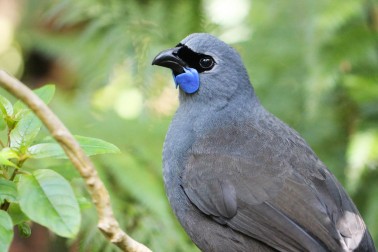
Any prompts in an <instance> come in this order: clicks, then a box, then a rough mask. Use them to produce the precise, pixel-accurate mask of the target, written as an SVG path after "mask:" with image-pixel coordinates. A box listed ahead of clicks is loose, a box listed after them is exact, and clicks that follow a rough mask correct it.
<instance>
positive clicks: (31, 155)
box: [0, 85, 119, 251]
mask: <svg viewBox="0 0 378 252" xmlns="http://www.w3.org/2000/svg"><path fill="white" fill-rule="evenodd" d="M54 92H55V86H53V85H46V86H43V87H42V88H39V89H37V90H35V93H36V94H37V95H38V96H39V97H40V98H41V99H42V100H43V101H44V102H45V103H49V102H50V101H51V99H52V98H53V95H54ZM0 111H1V117H0V129H1V131H3V133H4V135H5V137H4V138H5V139H1V140H0V146H1V150H0V208H1V210H0V251H7V250H8V248H9V245H10V243H11V241H12V238H13V226H17V227H18V230H19V233H20V235H21V236H23V237H28V236H30V235H31V229H30V226H29V225H30V224H29V223H30V222H36V223H39V224H40V225H43V226H45V227H47V228H48V229H50V230H51V231H53V232H54V233H56V234H57V235H59V236H62V237H68V238H72V237H75V236H76V235H77V234H78V232H79V229H80V223H81V213H80V207H79V202H78V199H77V197H76V196H75V194H74V191H73V189H72V187H71V184H70V182H69V181H68V180H67V179H66V178H64V177H63V176H62V175H60V174H59V172H57V170H59V169H49V168H48V167H43V166H42V167H26V166H25V162H26V161H28V160H31V159H43V158H54V159H62V158H66V155H65V153H64V151H63V149H62V148H61V147H60V145H59V144H58V143H56V142H54V141H53V140H52V138H45V139H44V140H43V141H38V139H37V136H38V134H39V132H40V130H41V127H42V123H41V121H40V120H39V119H38V118H37V117H36V116H35V115H34V114H33V113H32V111H31V110H30V109H29V108H27V107H26V106H25V105H24V104H23V103H21V102H20V101H17V102H16V103H14V104H12V103H11V102H10V101H9V100H8V99H6V98H5V97H3V96H0ZM76 139H77V140H78V142H79V143H80V145H81V147H82V148H83V149H84V151H85V152H86V154H87V155H96V154H102V153H116V152H118V151H119V149H118V148H117V147H115V146H114V145H113V144H110V143H107V142H105V141H103V140H100V139H96V138H88V137H82V136H77V137H76Z"/></svg>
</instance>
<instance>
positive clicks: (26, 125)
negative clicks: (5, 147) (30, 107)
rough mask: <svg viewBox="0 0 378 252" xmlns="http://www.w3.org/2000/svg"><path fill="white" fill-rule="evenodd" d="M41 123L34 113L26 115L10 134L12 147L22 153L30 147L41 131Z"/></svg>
mask: <svg viewBox="0 0 378 252" xmlns="http://www.w3.org/2000/svg"><path fill="white" fill-rule="evenodd" d="M41 126H42V123H41V121H40V120H39V119H38V118H37V117H36V116H35V115H34V114H33V113H32V112H29V113H27V114H26V115H24V116H23V117H22V118H21V119H20V121H18V122H17V124H16V126H15V127H14V129H13V130H12V131H11V133H10V146H11V147H13V148H17V149H19V150H20V151H21V152H23V151H24V149H25V148H27V147H29V146H30V145H31V144H32V143H33V141H34V139H35V138H36V136H37V135H38V133H39V131H40V129H41Z"/></svg>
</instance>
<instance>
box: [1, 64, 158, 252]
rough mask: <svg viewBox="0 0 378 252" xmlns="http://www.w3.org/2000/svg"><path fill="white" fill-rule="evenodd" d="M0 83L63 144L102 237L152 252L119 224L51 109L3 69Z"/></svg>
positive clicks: (95, 177) (100, 186) (81, 154)
mask: <svg viewBox="0 0 378 252" xmlns="http://www.w3.org/2000/svg"><path fill="white" fill-rule="evenodd" d="M0 85H1V86H2V87H3V88H4V89H6V90H7V91H8V92H9V93H11V94H12V95H14V96H15V97H17V98H18V99H20V100H21V101H22V102H24V103H25V104H26V105H27V106H28V107H29V108H30V109H31V110H32V111H33V112H34V113H35V114H36V116H38V117H39V119H40V120H41V121H42V122H43V124H44V125H45V126H46V128H47V129H48V130H49V131H50V133H51V135H52V136H53V137H54V138H55V140H56V141H57V142H58V143H59V144H60V145H61V146H62V148H63V149H64V151H65V153H66V154H67V156H68V158H69V159H70V160H71V162H72V163H73V164H74V165H75V167H76V169H77V170H78V171H79V173H80V175H81V177H82V178H83V179H84V180H85V182H86V184H87V189H88V191H89V193H90V195H91V197H92V201H93V203H94V204H95V206H96V210H97V214H98V224H97V227H98V228H99V229H100V230H101V231H102V233H103V234H104V236H105V237H106V238H107V239H108V240H109V241H110V242H112V243H114V244H115V245H116V246H118V247H119V248H120V249H122V250H123V251H127V252H151V250H150V249H148V248H147V247H146V246H144V245H143V244H141V243H138V242H137V241H135V240H133V239H132V238H131V237H130V236H128V235H127V234H126V233H125V232H124V231H123V230H122V229H121V228H120V227H119V224H118V222H117V220H116V219H115V218H114V214H113V210H112V208H111V204H110V196H109V193H108V191H107V190H106V188H105V186H104V184H103V183H102V181H101V180H100V178H99V176H98V174H97V171H96V169H95V167H94V165H93V163H92V162H91V160H90V159H89V158H88V157H87V156H86V155H85V153H84V151H83V150H82V149H81V147H80V145H79V144H78V142H77V141H76V140H75V138H74V137H73V136H72V134H71V133H70V132H69V130H68V129H67V128H66V127H65V125H64V124H63V123H62V122H61V121H60V120H59V118H58V117H57V116H56V115H55V114H54V113H53V112H52V111H51V110H50V108H49V107H48V106H47V105H46V104H45V103H44V102H43V101H42V100H41V99H40V98H39V97H38V96H37V95H36V94H34V93H33V92H32V91H31V90H30V89H29V88H28V87H26V86H25V85H24V84H23V83H22V82H20V81H19V80H17V79H16V78H14V77H12V76H10V75H9V74H7V73H6V72H5V71H3V70H0Z"/></svg>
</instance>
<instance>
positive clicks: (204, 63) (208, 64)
mask: <svg viewBox="0 0 378 252" xmlns="http://www.w3.org/2000/svg"><path fill="white" fill-rule="evenodd" d="M199 65H200V66H201V67H202V68H203V69H204V70H209V69H211V68H212V67H213V66H214V60H213V59H212V58H210V57H204V58H201V59H200V60H199Z"/></svg>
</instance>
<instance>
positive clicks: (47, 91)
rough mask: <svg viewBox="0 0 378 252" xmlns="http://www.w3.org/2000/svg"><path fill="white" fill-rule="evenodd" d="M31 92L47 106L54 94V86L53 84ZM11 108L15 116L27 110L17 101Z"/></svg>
mask: <svg viewBox="0 0 378 252" xmlns="http://www.w3.org/2000/svg"><path fill="white" fill-rule="evenodd" d="M33 92H34V93H35V94H36V95H37V96H38V97H39V98H41V100H42V101H44V103H46V104H49V103H50V101H51V100H52V98H53V97H54V94H55V85H53V84H49V85H45V86H43V87H41V88H38V89H34V90H33ZM13 107H14V111H15V114H18V113H22V110H25V109H27V110H28V108H27V106H26V105H25V104H24V103H23V102H21V101H17V102H16V103H15V104H14V106H13ZM18 117H19V116H18Z"/></svg>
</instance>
